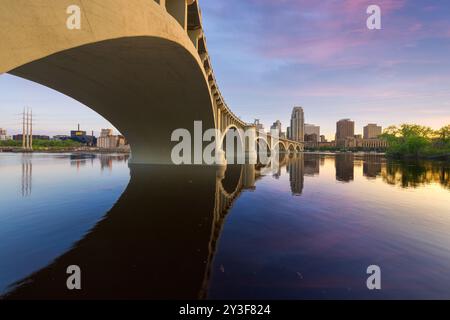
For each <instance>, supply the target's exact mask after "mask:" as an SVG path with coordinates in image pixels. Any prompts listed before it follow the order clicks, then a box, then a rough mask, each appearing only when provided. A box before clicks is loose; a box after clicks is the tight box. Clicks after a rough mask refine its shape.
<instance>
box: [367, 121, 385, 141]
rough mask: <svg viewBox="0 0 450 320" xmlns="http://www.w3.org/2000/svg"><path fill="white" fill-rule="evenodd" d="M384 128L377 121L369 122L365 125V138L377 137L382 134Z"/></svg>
mask: <svg viewBox="0 0 450 320" xmlns="http://www.w3.org/2000/svg"><path fill="white" fill-rule="evenodd" d="M382 130H383V128H382V127H381V126H377V124H376V123H369V124H368V125H367V126H365V127H364V139H376V138H378V136H379V135H381V131H382Z"/></svg>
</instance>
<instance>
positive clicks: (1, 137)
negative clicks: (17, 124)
mask: <svg viewBox="0 0 450 320" xmlns="http://www.w3.org/2000/svg"><path fill="white" fill-rule="evenodd" d="M7 134H8V133H7V132H6V129H2V128H0V141H6V140H11V137H10V136H8V135H7Z"/></svg>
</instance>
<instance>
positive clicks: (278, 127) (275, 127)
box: [270, 120, 281, 136]
mask: <svg viewBox="0 0 450 320" xmlns="http://www.w3.org/2000/svg"><path fill="white" fill-rule="evenodd" d="M272 130H275V131H277V132H278V136H280V135H281V121H280V120H277V121H275V122H274V123H273V125H272V126H271V127H270V131H272Z"/></svg>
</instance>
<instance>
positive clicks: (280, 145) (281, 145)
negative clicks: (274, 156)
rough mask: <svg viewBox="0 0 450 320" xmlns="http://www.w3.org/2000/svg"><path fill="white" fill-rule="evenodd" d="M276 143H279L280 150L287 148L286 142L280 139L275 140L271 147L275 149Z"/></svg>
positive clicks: (283, 150)
mask: <svg viewBox="0 0 450 320" xmlns="http://www.w3.org/2000/svg"><path fill="white" fill-rule="evenodd" d="M277 145H279V151H281V152H286V151H287V150H288V148H287V146H286V143H285V142H283V141H281V140H278V141H277V142H275V145H274V146H273V149H275V148H276V147H277Z"/></svg>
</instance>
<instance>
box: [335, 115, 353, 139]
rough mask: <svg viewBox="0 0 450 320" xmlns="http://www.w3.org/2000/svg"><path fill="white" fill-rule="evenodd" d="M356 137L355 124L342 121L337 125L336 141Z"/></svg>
mask: <svg viewBox="0 0 450 320" xmlns="http://www.w3.org/2000/svg"><path fill="white" fill-rule="evenodd" d="M354 136H355V122H354V121H351V120H350V119H342V120H339V121H338V122H337V123H336V141H338V140H342V139H347V138H350V137H351V138H353V137H354Z"/></svg>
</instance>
